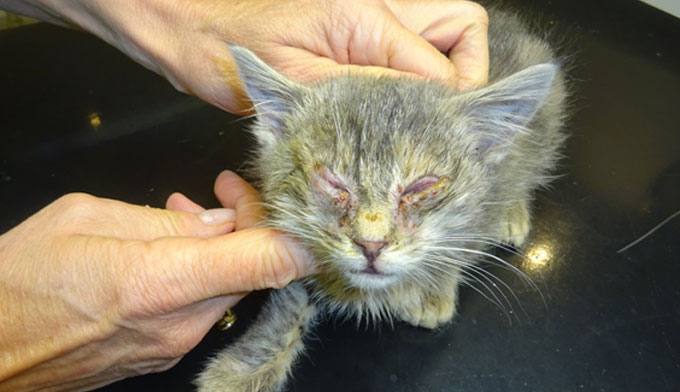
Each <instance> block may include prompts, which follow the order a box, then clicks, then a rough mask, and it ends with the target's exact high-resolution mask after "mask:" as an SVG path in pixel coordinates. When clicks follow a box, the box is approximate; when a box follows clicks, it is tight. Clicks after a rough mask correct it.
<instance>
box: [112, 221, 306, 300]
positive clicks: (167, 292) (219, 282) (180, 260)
mask: <svg viewBox="0 0 680 392" xmlns="http://www.w3.org/2000/svg"><path fill="white" fill-rule="evenodd" d="M120 252H122V256H121V257H124V259H125V260H130V261H129V263H133V264H132V265H130V268H127V269H126V270H128V271H132V273H131V274H130V276H129V277H128V279H125V280H126V281H127V280H129V283H128V284H129V285H130V286H131V287H133V289H132V291H136V292H139V295H138V296H137V297H138V298H141V299H142V300H143V301H146V306H149V309H148V311H158V309H159V308H163V309H162V310H166V309H170V308H177V307H180V306H184V305H185V304H190V303H194V302H198V301H202V300H205V299H208V298H213V297H222V296H226V295H232V294H240V293H244V292H249V291H252V290H260V289H264V288H280V287H283V286H285V285H287V284H288V283H290V282H291V281H292V280H294V279H298V278H301V277H304V276H307V275H309V274H311V273H313V271H314V268H313V267H312V265H311V264H312V261H311V258H310V257H309V256H308V254H307V252H306V251H305V250H304V249H303V248H302V247H301V246H299V245H298V244H296V243H295V242H293V241H292V240H291V239H290V238H289V237H287V236H286V235H285V234H283V233H281V232H279V231H276V230H273V229H263V228H248V229H242V230H238V231H234V232H233V233H230V234H227V235H224V236H220V237H214V238H208V239H197V238H186V237H166V238H159V239H157V240H154V241H151V242H146V243H131V244H128V245H126V246H124V247H123V249H122V250H120ZM140 255H141V256H140ZM140 259H143V261H144V262H143V263H142V262H137V261H135V260H140ZM140 306H142V305H139V304H137V305H136V306H135V308H140ZM142 307H143V306H142Z"/></svg>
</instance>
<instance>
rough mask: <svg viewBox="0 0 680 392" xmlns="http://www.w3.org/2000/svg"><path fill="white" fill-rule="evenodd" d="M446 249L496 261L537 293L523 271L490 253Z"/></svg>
mask: <svg viewBox="0 0 680 392" xmlns="http://www.w3.org/2000/svg"><path fill="white" fill-rule="evenodd" d="M448 249H449V250H451V251H458V252H466V253H472V254H477V255H480V256H485V257H488V258H490V259H493V260H496V261H498V262H499V263H501V264H503V265H505V266H507V267H508V268H509V269H510V270H511V271H513V272H515V273H516V274H517V276H519V277H520V278H521V280H522V281H523V282H525V283H526V284H527V285H528V286H529V287H531V288H532V289H534V290H536V291H539V289H538V286H537V285H536V283H535V282H534V281H533V280H532V279H531V278H530V277H529V276H528V275H527V274H525V273H524V271H522V270H520V269H519V268H517V267H515V266H514V265H512V264H510V263H508V262H507V261H505V260H503V259H502V258H500V257H498V256H495V255H492V254H491V253H488V252H484V251H481V250H474V249H467V248H458V247H450V248H448ZM442 250H445V249H442Z"/></svg>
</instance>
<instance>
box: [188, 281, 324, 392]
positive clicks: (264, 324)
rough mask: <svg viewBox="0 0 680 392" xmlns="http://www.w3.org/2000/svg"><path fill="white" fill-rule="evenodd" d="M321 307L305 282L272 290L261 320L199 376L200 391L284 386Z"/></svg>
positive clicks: (249, 391) (263, 391)
mask: <svg viewBox="0 0 680 392" xmlns="http://www.w3.org/2000/svg"><path fill="white" fill-rule="evenodd" d="M316 315H317V309H316V306H315V305H314V304H312V303H311V301H310V298H309V294H308V293H307V291H306V290H305V288H304V286H303V284H302V283H300V282H293V283H291V284H290V285H288V286H287V287H285V288H283V289H280V290H275V291H273V292H272V294H271V297H270V299H269V301H268V302H267V303H266V305H265V306H264V308H263V309H262V311H261V313H260V315H259V316H258V318H257V320H256V321H255V323H254V324H253V325H252V326H251V327H250V329H248V331H246V333H245V334H244V335H243V336H241V337H240V338H239V339H238V340H237V341H236V342H235V343H233V344H232V345H230V346H228V347H227V348H226V349H224V350H223V351H222V352H220V353H218V354H217V356H215V357H214V358H213V359H212V360H211V361H210V363H209V364H208V366H207V368H206V369H205V370H204V371H203V372H202V373H201V374H200V375H199V376H198V378H197V379H196V384H197V385H198V390H199V391H200V392H217V391H220V392H231V391H233V392H237V391H238V392H255V391H257V392H275V391H279V390H281V388H282V387H283V385H284V384H285V382H286V379H287V378H288V375H289V373H290V369H291V368H292V366H293V364H294V363H295V360H296V359H297V358H298V356H299V355H300V354H301V353H302V351H303V349H304V344H303V341H302V337H303V335H304V334H305V332H306V331H308V330H309V329H310V328H311V326H312V324H313V323H314V320H315V318H316V317H315V316H316Z"/></svg>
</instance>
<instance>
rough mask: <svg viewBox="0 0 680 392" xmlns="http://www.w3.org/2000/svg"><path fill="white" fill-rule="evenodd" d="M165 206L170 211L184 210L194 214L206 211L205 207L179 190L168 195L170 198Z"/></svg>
mask: <svg viewBox="0 0 680 392" xmlns="http://www.w3.org/2000/svg"><path fill="white" fill-rule="evenodd" d="M165 208H166V209H168V210H170V211H184V212H191V213H193V214H198V213H201V212H203V211H205V208H203V207H201V206H200V205H199V204H197V203H195V202H194V201H192V200H191V199H189V198H188V197H186V196H184V195H183V194H181V193H179V192H175V193H173V194H171V195H170V196H169V197H168V200H167V201H166V202H165Z"/></svg>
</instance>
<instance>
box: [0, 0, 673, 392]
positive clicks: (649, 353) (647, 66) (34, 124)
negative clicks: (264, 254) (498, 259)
mask: <svg viewBox="0 0 680 392" xmlns="http://www.w3.org/2000/svg"><path fill="white" fill-rule="evenodd" d="M594 3H595V4H594ZM511 4H516V6H517V7H519V8H520V9H523V10H529V11H527V12H533V13H536V14H537V15H541V16H542V17H543V18H544V19H545V20H546V21H548V23H550V24H554V25H555V26H556V27H555V28H556V33H557V35H561V36H563V37H564V38H566V39H565V41H567V43H568V49H567V50H566V52H567V53H566V54H569V55H571V57H572V59H571V60H572V63H573V64H574V65H575V68H574V70H573V71H572V76H573V78H574V80H575V82H576V83H575V85H574V93H575V94H574V95H575V102H574V115H573V118H572V120H571V123H570V125H569V132H570V133H571V135H572V137H571V139H570V140H569V143H568V147H567V149H566V158H565V160H564V162H563V165H562V167H561V169H560V171H561V173H562V174H563V176H562V177H561V178H560V179H559V180H557V181H556V182H555V183H554V186H553V187H552V189H551V190H549V191H545V192H542V193H541V194H540V195H539V198H538V200H537V201H536V203H535V218H534V229H533V231H532V233H531V238H530V241H529V243H528V244H527V246H526V247H525V248H523V251H524V252H525V253H527V254H528V255H529V256H530V258H529V259H530V260H531V257H533V259H534V260H537V262H534V263H531V262H527V261H523V260H522V259H521V258H520V257H517V256H514V255H512V254H510V253H505V254H500V256H502V257H504V258H506V259H507V260H509V261H510V262H512V263H513V264H515V265H516V266H517V267H518V268H521V269H522V270H524V271H526V272H527V274H528V275H530V276H531V277H532V278H533V279H534V281H535V282H536V284H537V285H538V288H539V290H538V291H537V290H535V289H532V288H531V287H527V286H526V285H524V284H522V282H521V281H520V280H519V279H517V278H516V276H514V275H513V274H511V273H509V272H508V271H505V270H502V269H500V268H491V269H490V271H491V272H493V273H495V274H496V275H498V276H499V277H501V278H502V279H503V280H504V281H505V282H507V284H508V285H509V287H510V288H511V289H512V290H513V291H514V293H515V294H516V295H517V301H515V300H513V299H512V296H511V294H510V292H509V291H507V290H505V295H507V296H508V297H510V302H511V303H512V304H513V307H514V311H513V313H511V314H509V313H507V312H504V311H502V310H501V309H499V308H498V307H497V306H495V305H494V304H493V303H492V302H491V301H489V300H487V299H485V298H484V297H483V296H482V295H481V294H479V293H478V292H476V291H474V290H472V289H470V288H463V289H462V290H461V294H460V305H459V315H458V316H457V317H456V319H455V322H454V323H453V325H451V326H449V327H447V328H444V329H442V330H438V331H435V332H430V331H426V330H422V329H417V328H413V327H410V326H408V325H404V324H397V325H396V326H395V328H394V329H392V328H390V327H389V326H387V325H381V326H379V327H378V328H372V327H370V328H360V329H356V328H355V326H354V325H353V324H352V323H340V322H335V323H333V322H330V323H326V324H324V325H322V326H320V327H319V328H318V330H317V336H316V338H314V339H311V340H310V342H309V348H310V350H309V353H308V355H307V356H306V357H304V358H303V359H302V360H301V361H300V364H299V365H298V366H297V368H296V370H295V380H294V381H293V382H292V383H291V384H290V385H289V390H291V391H321V390H323V391H347V390H350V391H516V390H522V391H524V390H526V391H581V390H584V391H643V390H644V391H677V390H680V285H679V284H678V280H679V279H680V245H678V241H679V240H680V217H677V218H675V219H672V220H670V221H668V222H667V223H666V224H665V225H663V226H662V227H660V228H659V229H658V230H656V231H655V232H653V233H652V234H651V235H649V236H648V237H647V238H645V239H644V240H643V241H641V242H639V243H638V244H637V245H635V246H633V247H631V248H630V249H628V250H626V251H625V252H622V253H617V250H619V249H621V248H622V247H624V246H625V245H627V244H629V243H630V242H632V241H633V240H635V239H637V238H639V237H641V236H642V235H643V234H645V233H646V232H648V231H649V230H650V229H652V228H653V227H654V226H656V225H657V224H659V223H660V222H662V221H663V220H664V219H666V218H668V217H670V216H672V215H673V214H674V213H675V212H677V211H678V210H680V50H679V49H680V47H679V46H680V44H679V42H680V20H677V19H674V18H673V17H671V16H669V15H666V14H663V13H662V12H661V11H658V10H655V9H653V8H651V7H648V6H646V5H643V4H641V3H637V2H632V1H631V2H624V1H602V2H587V1H566V0H565V1H553V2H543V1H514V2H511ZM0 56H1V57H0V130H1V131H0V205H1V206H2V208H1V209H0V211H2V212H1V213H0V232H4V231H6V230H7V229H9V228H10V227H12V226H14V225H16V224H18V223H19V222H20V221H21V220H23V219H25V218H26V217H28V216H29V215H30V214H32V213H34V212H35V211H37V210H38V209H40V208H41V207H43V206H44V205H46V204H48V203H49V202H50V201H52V200H54V199H55V198H56V197H58V196H60V195H62V194H64V193H66V192H72V191H83V192H89V193H93V194H95V195H98V196H106V197H112V198H118V199H122V200H125V201H129V202H134V203H140V204H149V205H154V206H161V205H162V204H163V202H164V200H165V198H166V197H167V196H168V195H169V194H170V193H171V192H172V191H175V190H181V191H183V192H185V193H187V194H188V195H189V196H190V197H192V198H194V199H196V200H197V201H198V202H200V203H202V204H204V205H207V206H216V204H217V203H216V201H215V199H214V196H213V195H212V182H213V180H214V177H215V176H216V175H217V174H218V173H219V171H221V170H222V169H224V168H231V169H238V168H239V166H240V165H241V164H242V162H243V159H244V156H245V150H246V149H247V148H248V146H249V137H248V136H247V134H246V133H245V132H243V127H244V126H245V125H246V122H243V121H237V118H235V117H233V116H231V115H229V114H226V113H223V112H220V111H219V110H217V109H214V108H211V107H208V106H207V105H205V104H203V103H201V102H199V101H197V100H196V99H193V98H190V97H187V96H184V95H182V94H179V93H177V92H174V91H173V89H172V88H171V87H170V85H169V84H168V83H166V82H165V81H163V80H162V79H160V78H159V77H157V76H155V75H154V74H152V73H150V72H148V71H146V70H144V69H142V68H141V67H139V66H137V65H135V64H134V63H132V62H131V61H130V60H128V59H126V58H125V57H124V56H123V55H121V54H119V53H117V52H116V51H115V50H114V49H112V48H110V47H108V46H107V45H106V44H104V43H102V42H100V41H97V40H96V39H95V38H92V37H90V36H88V35H86V34H83V33H78V32H73V31H69V30H65V29H61V28H58V27H53V26H48V25H44V24H39V25H33V26H28V27H24V28H19V29H15V30H9V31H0ZM97 118H98V119H99V122H100V124H99V125H97V123H98V121H97ZM544 256H546V257H547V258H546V257H544ZM261 297H262V295H260V296H259V297H258V296H255V297H254V298H250V299H248V300H246V301H244V302H243V303H242V304H240V305H239V308H238V309H237V310H238V311H239V314H240V316H241V319H240V320H239V322H238V323H237V326H236V327H235V329H234V330H231V331H229V332H227V333H218V332H211V333H210V334H209V335H208V336H207V337H206V338H205V339H204V341H203V342H202V343H201V344H200V345H199V346H198V347H197V348H196V349H195V350H194V351H193V352H192V353H190V354H189V355H187V356H186V357H185V359H184V360H183V361H182V362H181V363H180V364H179V365H178V366H176V367H175V368H174V369H172V370H170V371H168V372H165V373H162V374H157V375H149V376H143V377H137V378H133V379H129V380H126V381H123V382H119V383H116V384H113V385H111V386H109V387H106V388H103V389H102V390H105V391H136V390H140V391H142V390H144V391H149V390H163V391H165V390H171V391H187V390H191V383H190V380H191V378H192V377H193V375H194V374H195V373H196V372H197V371H199V369H200V368H201V362H202V361H204V360H205V358H206V357H207V356H208V355H209V354H210V353H211V352H214V351H215V350H216V349H217V348H218V347H219V346H221V345H223V344H225V343H226V342H228V341H229V340H230V339H231V338H232V337H233V336H236V335H238V333H239V332H240V331H242V330H243V329H244V327H245V326H246V325H247V319H248V318H249V317H252V315H253V314H255V312H256V311H257V305H258V303H259V300H260V299H261ZM506 306H507V305H506ZM508 316H509V317H508ZM3 317H7V315H3Z"/></svg>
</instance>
